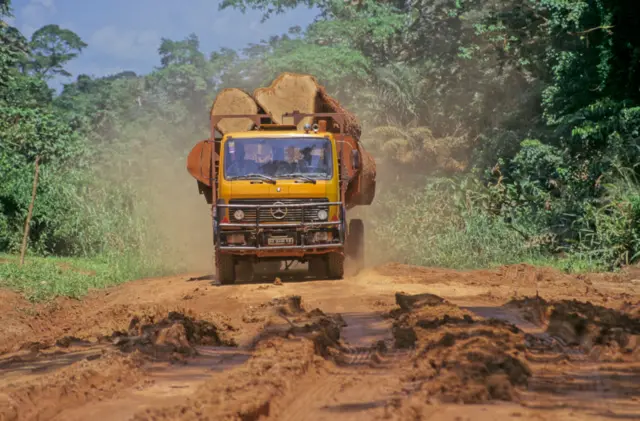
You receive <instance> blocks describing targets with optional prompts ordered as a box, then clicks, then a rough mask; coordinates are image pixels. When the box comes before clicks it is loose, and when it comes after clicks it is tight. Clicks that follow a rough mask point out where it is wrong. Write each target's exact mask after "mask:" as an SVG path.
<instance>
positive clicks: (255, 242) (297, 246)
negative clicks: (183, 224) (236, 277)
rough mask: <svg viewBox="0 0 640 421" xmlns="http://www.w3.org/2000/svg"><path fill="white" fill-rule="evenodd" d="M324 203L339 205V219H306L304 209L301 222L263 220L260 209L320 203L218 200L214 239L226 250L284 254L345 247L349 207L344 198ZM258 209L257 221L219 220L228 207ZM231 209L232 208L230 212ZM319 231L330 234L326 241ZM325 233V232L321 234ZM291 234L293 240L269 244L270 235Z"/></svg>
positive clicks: (281, 235)
mask: <svg viewBox="0 0 640 421" xmlns="http://www.w3.org/2000/svg"><path fill="white" fill-rule="evenodd" d="M322 206H323V207H338V210H339V211H338V215H339V218H338V220H337V221H322V222H320V221H310V222H307V221H305V220H304V212H302V213H301V214H302V215H303V216H302V220H301V221H299V222H286V223H277V222H268V223H264V222H261V221H260V209H272V208H283V207H286V208H309V207H310V208H313V207H318V203H295V204H282V203H281V204H277V205H276V204H269V205H267V204H260V205H251V204H216V205H214V218H213V225H214V242H215V245H216V248H217V249H218V250H221V251H225V252H232V253H234V252H235V253H240V254H254V253H257V254H270V253H278V254H281V255H284V254H287V253H288V252H291V254H292V255H300V254H306V253H322V252H327V251H329V250H331V249H341V248H343V247H344V239H345V229H346V225H345V221H346V218H345V217H346V211H345V208H344V206H343V203H342V202H323V203H322ZM238 208H240V209H248V208H249V209H255V211H256V212H255V215H256V218H255V221H252V222H220V221H219V217H218V215H221V214H226V212H223V211H224V210H226V209H238ZM229 213H231V212H229ZM316 233H326V237H328V238H327V239H326V240H325V241H317V240H315V238H317V237H318V235H317V234H316ZM240 235H241V236H243V238H244V241H243V242H240V243H239V242H238V241H234V242H233V244H232V243H231V242H230V241H229V238H231V236H235V238H238V236H240ZM322 236H325V234H322ZM273 237H278V238H289V239H292V240H289V241H291V242H292V244H286V245H270V244H268V243H269V238H273Z"/></svg>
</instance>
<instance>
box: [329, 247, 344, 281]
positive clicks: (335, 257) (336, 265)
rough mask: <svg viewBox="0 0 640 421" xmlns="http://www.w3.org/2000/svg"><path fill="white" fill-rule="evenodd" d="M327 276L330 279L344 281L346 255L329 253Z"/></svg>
mask: <svg viewBox="0 0 640 421" xmlns="http://www.w3.org/2000/svg"><path fill="white" fill-rule="evenodd" d="M327 272H328V273H327V275H328V277H329V279H342V278H343V276H344V255H343V254H342V253H336V252H333V253H329V255H328V256H327Z"/></svg>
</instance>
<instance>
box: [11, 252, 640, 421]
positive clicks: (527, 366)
mask: <svg viewBox="0 0 640 421" xmlns="http://www.w3.org/2000/svg"><path fill="white" fill-rule="evenodd" d="M276 276H277V279H276V278H275V277H276ZM636 276H637V278H638V279H640V275H634V274H633V273H626V274H619V275H611V274H609V275H607V274H603V275H599V274H594V275H580V276H574V275H565V274H562V273H559V272H555V271H553V270H549V269H539V268H533V267H530V266H526V265H515V266H507V267H503V268H499V269H495V270H485V271H470V272H457V271H449V270H438V269H426V268H418V267H410V266H404V265H398V264H389V265H385V266H381V267H377V268H373V269H368V270H366V271H364V272H362V273H360V274H359V275H358V276H355V277H350V278H347V279H344V280H342V281H326V280H309V279H305V277H304V276H303V274H302V273H300V272H296V271H295V270H294V271H292V272H286V273H280V274H263V275H258V276H257V278H256V279H254V280H253V281H252V282H245V283H238V284H236V285H232V286H216V285H214V284H213V283H212V282H211V280H210V279H209V277H208V276H206V274H189V275H185V276H179V277H170V278H162V279H147V280H140V281H137V282H131V283H128V284H125V285H122V286H119V287H116V288H112V289H108V290H102V291H96V292H93V293H91V294H90V295H89V296H88V297H86V298H85V299H83V300H70V299H58V300H56V301H53V302H49V303H44V304H30V303H28V302H26V301H24V300H23V299H22V298H21V297H19V296H18V295H16V294H13V293H11V292H7V291H0V420H2V421H8V420H65V421H74V420H136V421H151V420H242V421H253V420H291V421H303V420H331V421H338V420H430V419H432V420H436V419H437V420H451V421H454V420H455V421H463V420H474V421H476V420H477V421H482V420H491V421H493V420H498V419H500V420H502V419H508V420H511V419H514V420H633V419H640V281H638V280H636Z"/></svg>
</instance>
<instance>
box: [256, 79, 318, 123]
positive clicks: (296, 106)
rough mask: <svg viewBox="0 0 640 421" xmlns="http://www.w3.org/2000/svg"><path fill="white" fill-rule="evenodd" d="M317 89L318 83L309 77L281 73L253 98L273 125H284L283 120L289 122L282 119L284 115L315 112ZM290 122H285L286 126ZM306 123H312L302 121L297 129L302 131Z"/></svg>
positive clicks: (309, 119)
mask: <svg viewBox="0 0 640 421" xmlns="http://www.w3.org/2000/svg"><path fill="white" fill-rule="evenodd" d="M318 89H319V85H318V82H317V81H316V79H315V78H314V77H313V76H311V75H300V74H295V73H282V74H281V75H280V76H278V78H277V79H276V80H274V81H273V83H271V86H269V87H268V88H258V89H256V90H255V92H254V93H253V97H254V98H255V100H256V102H257V103H258V105H259V106H260V107H262V109H264V110H265V111H267V112H268V113H269V114H271V118H272V120H273V122H274V123H276V124H284V123H285V120H291V119H286V118H283V115H284V114H286V113H292V112H294V111H299V112H301V113H314V112H315V108H316V97H317V95H318ZM291 122H292V121H286V123H287V124H290V123H291ZM307 123H308V124H311V123H313V119H311V118H305V119H303V120H302V121H301V122H300V124H298V128H299V129H302V128H303V127H304V125H305V124H307Z"/></svg>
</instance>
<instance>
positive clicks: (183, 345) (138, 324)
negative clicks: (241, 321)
mask: <svg viewBox="0 0 640 421" xmlns="http://www.w3.org/2000/svg"><path fill="white" fill-rule="evenodd" d="M104 339H108V340H110V341H112V343H113V345H115V346H116V347H118V349H120V351H122V352H125V353H128V352H132V351H135V350H137V351H140V352H141V353H143V354H145V355H147V356H153V357H154V358H167V357H169V358H173V359H180V356H189V357H193V356H196V355H198V351H197V349H196V346H197V345H212V346H237V344H236V343H235V342H234V341H232V340H228V339H224V338H223V337H222V335H221V333H220V329H219V328H218V327H217V326H216V325H215V324H213V323H211V322H207V321H204V320H196V319H194V318H193V317H190V316H186V315H184V314H182V313H179V312H175V311H172V312H169V314H168V315H167V316H166V317H162V318H160V317H159V316H157V315H155V316H153V315H147V316H142V317H140V316H135V317H133V318H132V319H131V321H130V323H129V327H128V329H127V330H126V331H116V332H114V333H113V334H112V335H111V337H109V338H104Z"/></svg>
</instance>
